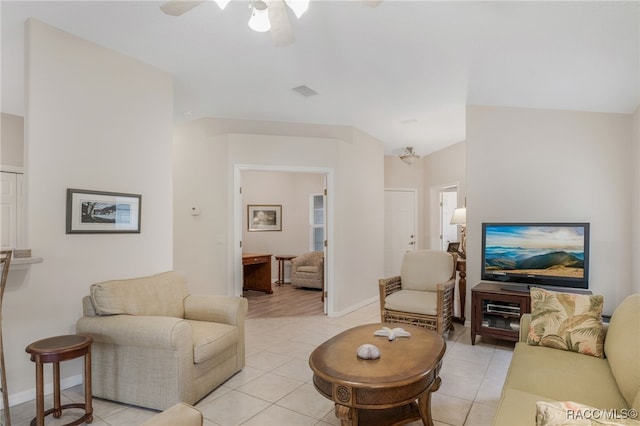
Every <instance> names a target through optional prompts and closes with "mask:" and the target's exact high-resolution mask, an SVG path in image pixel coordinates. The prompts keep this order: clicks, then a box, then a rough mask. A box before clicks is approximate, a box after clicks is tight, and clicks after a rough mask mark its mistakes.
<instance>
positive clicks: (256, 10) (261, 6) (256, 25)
mask: <svg viewBox="0 0 640 426" xmlns="http://www.w3.org/2000/svg"><path fill="white" fill-rule="evenodd" d="M250 7H251V18H249V28H251V29H252V30H253V31H257V32H259V33H264V32H267V31H269V30H270V29H271V21H269V11H268V10H267V4H266V3H265V2H263V1H262V0H256V1H254V2H252V3H251V6H250Z"/></svg>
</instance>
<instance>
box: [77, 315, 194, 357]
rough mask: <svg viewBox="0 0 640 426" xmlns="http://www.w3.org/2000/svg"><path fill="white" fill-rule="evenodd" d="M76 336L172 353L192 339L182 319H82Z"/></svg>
mask: <svg viewBox="0 0 640 426" xmlns="http://www.w3.org/2000/svg"><path fill="white" fill-rule="evenodd" d="M76 331H77V332H78V334H86V335H89V336H91V337H93V340H94V341H96V342H99V343H108V344H113V345H121V346H137V347H149V348H165V349H175V348H178V347H180V346H181V345H182V344H184V341H185V339H189V340H191V339H192V331H191V325H190V324H189V323H188V322H187V321H185V320H183V319H182V318H174V317H152V316H134V315H108V316H96V317H82V318H80V319H79V320H78V322H77V324H76Z"/></svg>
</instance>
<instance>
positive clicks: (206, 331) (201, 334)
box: [188, 320, 240, 364]
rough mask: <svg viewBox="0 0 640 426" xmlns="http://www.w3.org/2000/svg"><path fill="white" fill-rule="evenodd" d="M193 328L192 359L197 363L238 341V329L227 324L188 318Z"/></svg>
mask: <svg viewBox="0 0 640 426" xmlns="http://www.w3.org/2000/svg"><path fill="white" fill-rule="evenodd" d="M188 322H189V324H191V329H192V330H193V361H194V362H195V363H196V364H199V363H201V362H203V361H207V360H209V359H211V358H213V357H215V356H216V355H218V354H220V353H222V352H224V351H225V350H227V349H229V347H231V346H233V345H235V344H236V343H238V339H239V338H240V330H238V327H236V326H233V325H228V324H220V323H215V322H206V321H193V320H189V321H188Z"/></svg>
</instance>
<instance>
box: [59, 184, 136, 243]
mask: <svg viewBox="0 0 640 426" xmlns="http://www.w3.org/2000/svg"><path fill="white" fill-rule="evenodd" d="M66 219H67V220H66V233H67V234H139V233H140V223H141V219H142V195H140V194H127V193H122V192H107V191H92V190H84V189H72V188H68V189H67V215H66Z"/></svg>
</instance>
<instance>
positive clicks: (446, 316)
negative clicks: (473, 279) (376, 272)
mask: <svg viewBox="0 0 640 426" xmlns="http://www.w3.org/2000/svg"><path fill="white" fill-rule="evenodd" d="M455 274H456V269H455V259H454V258H453V256H452V255H451V254H450V253H447V252H444V251H439V250H418V251H413V252H409V253H406V254H405V255H404V258H403V259H402V266H401V270H400V276H396V277H391V278H385V279H381V280H380V281H379V290H380V317H381V319H382V322H392V323H403V324H412V325H418V326H422V327H426V328H430V329H432V330H435V331H436V332H437V333H438V334H443V333H445V332H447V331H449V330H451V329H452V328H453V322H452V319H453V292H454V287H455Z"/></svg>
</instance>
